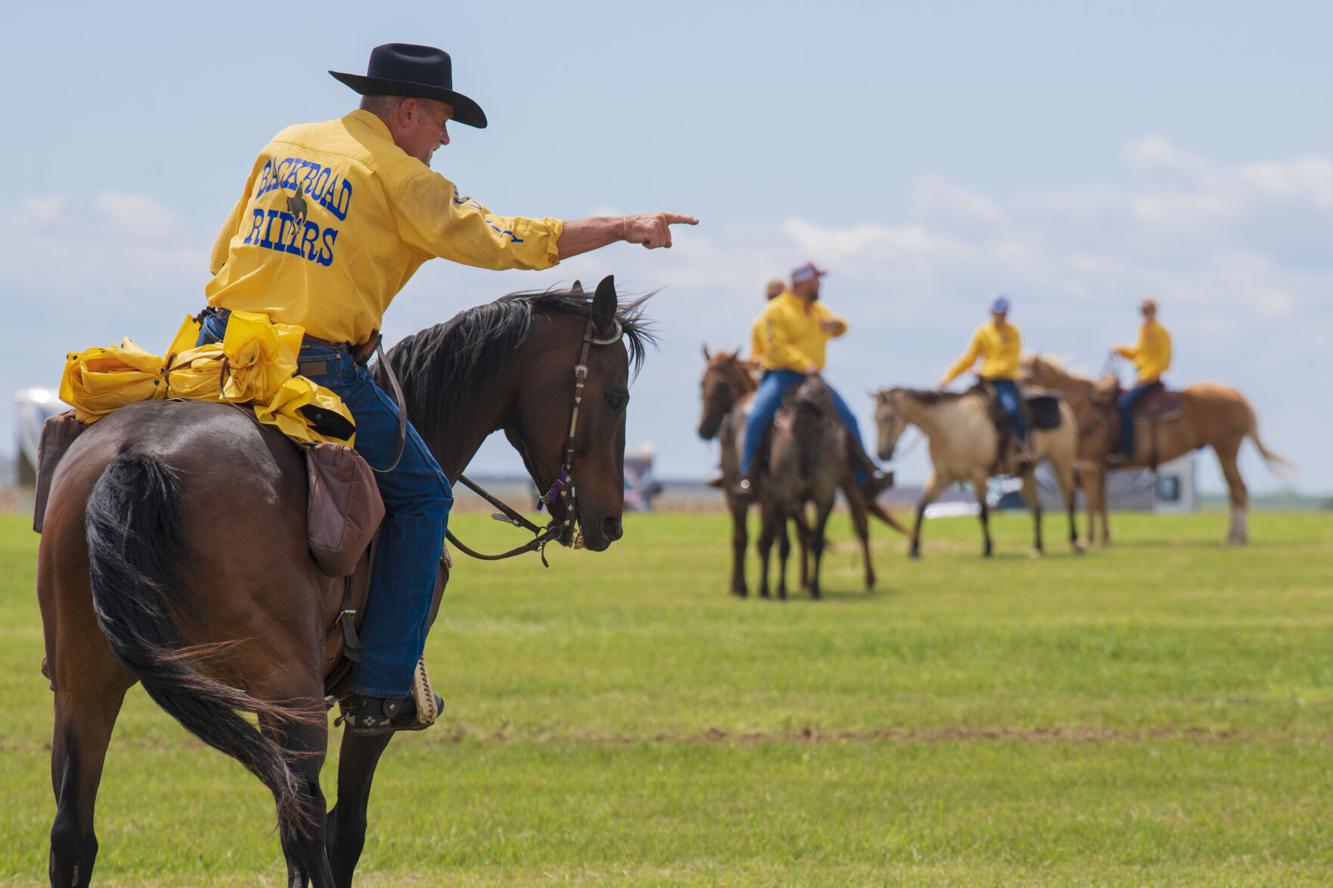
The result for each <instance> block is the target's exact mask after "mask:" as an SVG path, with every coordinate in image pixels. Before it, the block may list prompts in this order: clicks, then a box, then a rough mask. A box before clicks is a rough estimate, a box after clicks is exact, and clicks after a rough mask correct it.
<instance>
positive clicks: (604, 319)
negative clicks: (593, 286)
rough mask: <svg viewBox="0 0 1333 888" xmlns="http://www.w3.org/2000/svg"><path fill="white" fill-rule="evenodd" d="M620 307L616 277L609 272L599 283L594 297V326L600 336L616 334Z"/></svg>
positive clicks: (604, 337)
mask: <svg viewBox="0 0 1333 888" xmlns="http://www.w3.org/2000/svg"><path fill="white" fill-rule="evenodd" d="M618 307H619V302H618V300H617V299H616V277H615V275H612V274H608V275H607V276H606V277H604V278H602V282H601V283H600V284H598V285H597V292H596V293H594V294H593V297H592V323H593V328H594V329H595V330H596V331H597V336H598V338H600V339H606V338H607V337H609V336H613V335H615V330H616V309H617V308H618Z"/></svg>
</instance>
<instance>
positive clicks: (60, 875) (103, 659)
mask: <svg viewBox="0 0 1333 888" xmlns="http://www.w3.org/2000/svg"><path fill="white" fill-rule="evenodd" d="M78 644H79V646H80V647H82V648H84V649H85V650H84V651H83V652H81V653H79V654H71V655H69V656H67V657H64V656H62V657H60V658H59V659H57V660H55V661H54V663H55V665H54V667H53V669H52V675H53V677H54V679H55V682H56V695H55V697H56V699H55V711H56V717H55V730H54V732H53V734H52V738H51V785H52V789H54V790H55V797H56V818H55V822H54V823H53V824H52V825H51V854H50V861H49V875H50V878H51V884H52V886H56V885H59V886H61V888H65V886H72V888H82V886H85V885H88V884H89V882H90V881H91V879H92V873H93V863H94V862H95V861H96V859H97V836H96V834H95V833H94V831H93V808H94V806H95V804H96V802H97V788H98V785H99V784H100V783H101V779H102V766H103V764H104V763H105V761H106V750H107V746H108V745H109V744H110V743H111V731H112V729H113V728H114V727H115V724H116V716H117V715H118V714H119V713H120V706H121V703H122V701H123V700H124V699H125V691H126V690H128V689H129V687H130V686H131V685H132V684H133V683H134V680H133V677H132V676H131V675H130V674H129V672H128V671H127V670H126V669H124V668H123V667H122V666H121V665H120V662H119V661H118V660H116V659H115V655H114V654H112V653H111V651H110V650H109V649H108V648H107V647H106V645H105V644H104V643H102V641H101V639H100V638H93V639H82V640H80V641H79V643H78ZM65 650H70V648H65ZM88 650H92V652H93V656H92V657H91V658H89V657H88V656H87V652H88ZM76 657H77V658H78V660H79V662H78V663H77V664H75V663H74V662H73V661H74V660H75V658H76ZM94 661H100V662H94ZM48 662H51V661H48Z"/></svg>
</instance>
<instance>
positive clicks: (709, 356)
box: [704, 342, 713, 361]
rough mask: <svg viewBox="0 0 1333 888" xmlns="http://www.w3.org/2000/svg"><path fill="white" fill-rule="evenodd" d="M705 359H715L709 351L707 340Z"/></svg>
mask: <svg viewBox="0 0 1333 888" xmlns="http://www.w3.org/2000/svg"><path fill="white" fill-rule="evenodd" d="M704 360H705V361H711V360H713V356H712V355H711V354H709V353H708V343H706V342H705V343H704Z"/></svg>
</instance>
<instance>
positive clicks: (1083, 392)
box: [1019, 355, 1289, 545]
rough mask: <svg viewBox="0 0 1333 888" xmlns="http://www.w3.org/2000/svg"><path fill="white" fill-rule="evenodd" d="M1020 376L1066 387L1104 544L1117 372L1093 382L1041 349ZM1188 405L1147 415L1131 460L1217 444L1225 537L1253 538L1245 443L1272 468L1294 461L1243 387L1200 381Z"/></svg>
mask: <svg viewBox="0 0 1333 888" xmlns="http://www.w3.org/2000/svg"><path fill="white" fill-rule="evenodd" d="M1019 373H1020V376H1021V378H1022V380H1023V382H1024V383H1025V384H1031V385H1039V386H1042V387H1044V388H1049V389H1054V390H1056V391H1059V392H1060V394H1061V395H1063V396H1064V399H1065V401H1067V402H1068V403H1069V405H1070V406H1071V407H1073V408H1074V414H1075V415H1076V416H1077V417H1078V425H1079V438H1078V456H1079V459H1080V461H1081V462H1082V464H1083V465H1082V474H1083V481H1084V484H1083V492H1084V496H1085V497H1086V498H1087V507H1088V538H1089V539H1095V538H1096V535H1095V534H1094V531H1093V528H1094V526H1095V523H1094V522H1095V519H1096V518H1097V517H1098V516H1100V517H1101V542H1102V545H1106V544H1107V543H1109V542H1110V541H1111V526H1110V524H1109V523H1108V521H1107V506H1106V471H1107V465H1106V460H1107V457H1108V456H1109V455H1110V453H1111V451H1112V450H1113V448H1114V447H1115V441H1114V440H1112V432H1113V430H1114V428H1115V427H1116V423H1117V419H1116V415H1117V414H1116V390H1117V389H1118V384H1117V382H1116V380H1115V377H1114V376H1111V375H1109V374H1108V376H1107V377H1105V378H1103V379H1102V380H1099V381H1095V382H1094V381H1093V380H1091V379H1088V378H1086V377H1083V376H1079V375H1077V374H1075V373H1071V372H1069V371H1068V370H1066V369H1065V368H1064V367H1063V366H1062V365H1061V364H1060V363H1059V362H1058V361H1055V360H1053V359H1052V358H1048V357H1042V356H1041V355H1026V356H1024V358H1023V360H1022V362H1021V364H1020V367H1019ZM1180 398H1181V411H1180V414H1179V415H1178V416H1176V417H1168V418H1162V419H1160V420H1158V421H1157V428H1156V429H1155V430H1151V429H1150V428H1149V426H1148V423H1147V421H1146V420H1143V419H1140V420H1138V422H1137V424H1136V430H1135V435H1134V454H1133V456H1132V457H1131V458H1130V459H1129V461H1128V462H1127V463H1126V465H1127V466H1138V467H1142V468H1156V466H1157V465H1158V464H1161V463H1164V462H1170V461H1171V460H1173V459H1176V458H1177V457H1179V456H1183V455H1185V454H1186V453H1189V452H1190V451H1191V450H1197V449H1199V448H1201V447H1211V448H1213V452H1214V453H1215V454H1217V462H1218V464H1219V465H1220V466H1221V468H1222V476H1223V477H1224V478H1225V479H1226V482H1227V494H1228V497H1229V499H1230V501H1231V513H1230V514H1231V518H1230V525H1229V527H1228V529H1227V538H1226V541H1227V542H1228V543H1231V544H1233V545H1241V544H1243V543H1245V542H1247V541H1248V539H1249V529H1248V516H1247V511H1248V509H1249V503H1250V499H1249V492H1248V491H1247V490H1246V489H1245V481H1244V479H1243V478H1241V476H1240V465H1239V464H1238V462H1237V457H1238V456H1239V455H1240V445H1241V444H1243V443H1244V442H1245V439H1246V438H1249V439H1250V440H1251V441H1253V442H1254V446H1255V447H1256V448H1258V450H1259V454H1260V456H1262V457H1263V458H1264V461H1265V462H1266V463H1268V464H1269V466H1270V467H1272V466H1279V467H1280V466H1285V465H1289V464H1288V463H1287V461H1286V460H1284V459H1283V458H1282V457H1280V456H1278V455H1277V454H1276V453H1274V452H1273V451H1271V450H1269V449H1268V448H1267V447H1266V446H1265V445H1264V443H1263V441H1261V440H1260V439H1259V419H1258V417H1257V416H1256V415H1255V412H1254V408H1253V407H1251V406H1250V402H1249V401H1248V400H1246V398H1245V396H1244V395H1242V394H1241V393H1240V392H1239V391H1237V390H1236V389H1234V388H1231V387H1230V386H1226V385H1221V384H1219V383H1216V382H1199V383H1195V384H1194V385H1191V386H1189V387H1188V388H1186V389H1184V390H1182V391H1181V392H1180Z"/></svg>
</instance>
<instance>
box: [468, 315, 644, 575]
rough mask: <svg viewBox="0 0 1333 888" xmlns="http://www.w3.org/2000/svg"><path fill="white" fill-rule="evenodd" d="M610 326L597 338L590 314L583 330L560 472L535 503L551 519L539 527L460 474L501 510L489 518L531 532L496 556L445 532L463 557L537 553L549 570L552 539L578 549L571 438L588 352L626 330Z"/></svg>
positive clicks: (585, 380) (613, 340)
mask: <svg viewBox="0 0 1333 888" xmlns="http://www.w3.org/2000/svg"><path fill="white" fill-rule="evenodd" d="M612 323H614V324H615V332H614V333H612V335H610V336H608V337H606V338H605V339H598V338H597V336H596V332H597V331H596V328H595V323H594V320H593V316H592V314H589V315H588V325H587V326H586V327H585V328H584V330H583V349H582V351H581V352H580V353H579V361H578V363H577V364H575V365H574V405H573V407H572V409H571V410H570V412H569V434H567V435H566V436H565V448H564V456H563V459H562V461H561V463H560V471H559V472H557V473H556V476H555V480H554V481H552V482H551V486H550V487H548V488H547V489H546V492H545V493H543V494H542V495H541V497H540V498H539V499H538V500H537V508H538V509H542V508H545V509H546V512H547V514H549V515H550V516H551V520H550V521H548V522H547V524H546V526H545V527H538V526H537V525H536V524H534V523H533V522H532V521H530V520H528V518H527V517H526V516H524V515H522V514H521V513H520V512H519V511H518V510H517V509H515V508H513V507H512V506H510V505H509V504H508V503H506V502H504V501H503V500H501V499H500V498H499V497H497V496H495V495H494V494H492V493H491V492H490V491H488V490H486V489H485V488H484V487H482V486H481V485H480V484H478V483H476V482H475V481H473V480H472V479H471V478H469V477H468V476H467V475H463V474H459V476H458V482H459V483H460V484H462V485H463V486H464V487H466V488H467V489H469V490H471V491H472V492H473V493H475V494H477V495H478V496H480V497H481V498H482V499H484V500H486V502H488V503H490V504H491V505H492V506H494V507H495V508H497V509H499V510H500V513H499V514H495V515H492V516H491V517H492V518H494V519H496V520H497V521H503V522H505V523H506V524H511V525H513V526H514V527H519V528H522V529H524V530H528V531H531V532H532V533H533V538H532V539H531V540H529V541H528V542H526V543H524V544H523V545H521V546H516V547H515V548H513V549H510V550H509V551H507V552H501V553H500V554H498V555H485V554H483V553H481V552H478V551H476V550H475V549H472V548H470V547H468V546H467V545H465V544H464V543H463V541H462V540H460V539H459V538H458V537H456V536H455V535H454V532H453V531H452V530H448V531H445V539H447V540H448V541H449V542H451V543H453V544H454V546H455V547H456V548H457V549H458V550H459V551H460V552H462V553H463V554H464V555H469V556H471V557H473V558H477V559H480V560H482V561H500V560H502V559H505V558H513V557H514V556H515V555H522V554H524V553H526V552H536V553H537V554H538V555H539V556H540V557H541V560H542V566H543V567H550V566H551V565H550V564H549V563H548V562H547V560H546V544H547V543H549V542H550V541H551V540H558V539H561V538H563V537H565V536H566V535H567V534H568V535H570V536H571V538H572V539H573V545H574V547H575V548H579V547H581V545H582V534H581V533H578V534H577V535H576V534H575V524H576V523H577V521H578V486H577V485H576V484H575V483H574V438H575V436H576V435H577V434H578V430H579V410H580V408H581V407H582V406H583V389H584V388H585V387H586V386H587V384H588V353H589V352H590V351H591V350H592V347H593V346H594V345H615V344H616V343H617V342H619V341H620V338H621V336H623V335H624V333H625V329H624V327H623V326H621V323H620V321H619V320H616V319H614V318H613V319H612ZM557 504H559V505H560V506H561V515H562V516H563V517H560V518H557V517H556V505H557Z"/></svg>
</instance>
